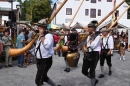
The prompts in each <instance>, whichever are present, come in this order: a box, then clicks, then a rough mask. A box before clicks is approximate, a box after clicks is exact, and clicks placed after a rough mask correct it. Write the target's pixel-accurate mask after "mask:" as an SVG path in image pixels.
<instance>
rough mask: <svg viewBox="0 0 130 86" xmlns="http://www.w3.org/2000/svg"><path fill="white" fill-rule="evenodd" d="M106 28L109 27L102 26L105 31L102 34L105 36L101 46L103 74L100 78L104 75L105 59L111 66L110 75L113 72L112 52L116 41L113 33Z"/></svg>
mask: <svg viewBox="0 0 130 86" xmlns="http://www.w3.org/2000/svg"><path fill="white" fill-rule="evenodd" d="M106 29H107V28H102V30H101V31H103V32H102V35H103V36H104V37H103V38H102V46H101V55H100V66H101V74H100V76H99V78H103V77H104V61H105V59H106V61H107V65H108V67H109V72H108V75H111V74H112V71H111V67H112V63H111V54H112V50H113V48H114V42H113V37H112V36H111V35H109V31H107V30H106Z"/></svg>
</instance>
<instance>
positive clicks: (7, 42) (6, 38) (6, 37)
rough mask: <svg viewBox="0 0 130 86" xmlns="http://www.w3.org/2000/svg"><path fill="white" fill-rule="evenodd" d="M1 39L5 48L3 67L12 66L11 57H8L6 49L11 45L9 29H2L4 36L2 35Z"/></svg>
mask: <svg viewBox="0 0 130 86" xmlns="http://www.w3.org/2000/svg"><path fill="white" fill-rule="evenodd" d="M2 41H3V45H4V49H5V67H6V68H8V67H13V66H12V58H11V57H9V53H8V50H9V48H10V47H12V45H13V44H12V39H11V37H10V36H9V31H8V30H5V31H4V36H3V37H2Z"/></svg>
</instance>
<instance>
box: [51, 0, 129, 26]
mask: <svg viewBox="0 0 130 86" xmlns="http://www.w3.org/2000/svg"><path fill="white" fill-rule="evenodd" d="M63 1H64V0H58V1H57V2H56V3H55V5H54V8H53V12H54V11H55V10H56V9H57V8H58V7H59V6H60V5H61V3H62V2H63ZM81 2H82V0H68V1H67V2H66V4H65V5H64V6H63V7H62V9H61V10H60V11H59V13H58V14H57V15H56V17H55V18H54V19H53V20H52V23H53V24H63V23H64V24H66V25H68V24H69V23H70V20H71V19H72V18H73V16H74V15H75V13H76V11H77V9H78V7H79V5H80V3H81ZM121 2H122V0H116V5H118V4H120V3H121ZM127 7H128V5H127V4H126V3H124V4H123V5H122V6H120V7H119V9H117V10H118V15H120V14H121V13H122V12H123V11H124V10H125V9H126V8H127ZM113 8H114V0H84V2H83V4H82V6H81V7H80V10H79V11H78V13H77V15H76V17H75V19H74V21H73V24H75V23H76V22H79V23H81V24H84V25H87V24H88V23H89V22H90V21H92V20H97V21H100V20H101V19H103V18H104V17H105V16H106V15H107V14H108V13H109V12H110V11H111V10H112V9H113ZM111 18H112V16H110V17H108V18H107V19H106V21H105V22H107V21H109V20H111ZM122 19H123V20H122ZM124 20H127V12H126V13H125V14H124V15H123V17H122V18H121V21H124ZM73 24H72V25H73Z"/></svg>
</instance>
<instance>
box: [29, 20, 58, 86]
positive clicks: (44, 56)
mask: <svg viewBox="0 0 130 86" xmlns="http://www.w3.org/2000/svg"><path fill="white" fill-rule="evenodd" d="M47 25H48V24H47V22H46V20H45V19H42V20H40V21H39V23H38V25H37V26H38V30H39V38H38V39H37V41H36V47H35V48H34V49H32V50H30V52H32V51H33V50H35V56H36V61H37V74H36V79H35V83H36V84H37V86H43V82H46V83H48V84H50V85H51V86H57V85H56V84H55V83H54V82H53V81H52V80H51V79H50V78H49V77H48V76H47V73H48V71H49V69H50V68H51V66H52V55H53V54H54V50H53V44H54V40H53V35H52V34H50V33H48V32H47Z"/></svg>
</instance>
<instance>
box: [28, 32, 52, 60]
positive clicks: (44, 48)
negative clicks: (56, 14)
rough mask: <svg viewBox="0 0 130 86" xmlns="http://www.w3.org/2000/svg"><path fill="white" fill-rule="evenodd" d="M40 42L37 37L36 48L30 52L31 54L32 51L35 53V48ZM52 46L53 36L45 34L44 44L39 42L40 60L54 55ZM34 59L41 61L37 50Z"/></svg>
mask: <svg viewBox="0 0 130 86" xmlns="http://www.w3.org/2000/svg"><path fill="white" fill-rule="evenodd" d="M40 42H41V39H40V37H39V38H38V40H37V42H36V47H34V48H33V49H31V50H30V52H31V53H33V51H35V52H36V51H37V49H36V48H37V47H38V46H39V43H40ZM53 44H54V39H53V35H52V34H46V35H45V40H44V43H42V42H41V44H40V50H41V55H42V58H49V57H51V56H52V55H53V54H54V50H53ZM36 58H37V59H41V57H40V52H39V50H38V51H37V53H36Z"/></svg>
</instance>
